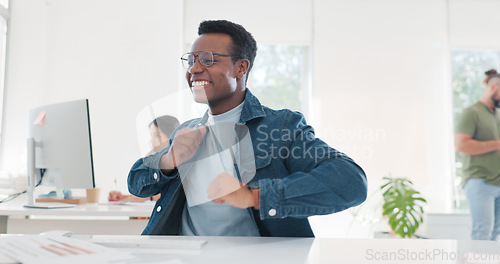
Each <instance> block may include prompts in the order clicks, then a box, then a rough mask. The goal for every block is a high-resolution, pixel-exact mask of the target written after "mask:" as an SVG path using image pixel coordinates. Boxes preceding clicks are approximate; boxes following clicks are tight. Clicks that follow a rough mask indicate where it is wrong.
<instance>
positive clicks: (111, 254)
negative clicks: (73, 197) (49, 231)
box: [0, 235, 133, 264]
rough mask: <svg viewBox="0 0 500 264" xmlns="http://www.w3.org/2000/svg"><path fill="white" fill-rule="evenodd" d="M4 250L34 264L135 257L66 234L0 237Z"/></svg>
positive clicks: (105, 260)
mask: <svg viewBox="0 0 500 264" xmlns="http://www.w3.org/2000/svg"><path fill="white" fill-rule="evenodd" d="M0 253H3V254H5V255H8V256H9V257H11V258H13V259H15V260H17V261H19V262H22V263H23V264H30V263H36V264H38V263H51V264H52V263H53V264H59V263H61V264H62V263H64V264H67V263H71V264H77V263H93V264H97V263H110V262H114V261H123V260H127V259H131V258H133V256H131V255H128V254H124V252H122V251H118V250H116V249H111V248H107V247H103V246H100V245H96V244H93V243H90V242H87V241H84V240H80V239H74V238H69V237H63V236H49V235H46V236H40V235H19V236H6V237H2V238H1V239H0Z"/></svg>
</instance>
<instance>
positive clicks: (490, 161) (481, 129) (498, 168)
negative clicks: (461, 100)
mask: <svg viewBox="0 0 500 264" xmlns="http://www.w3.org/2000/svg"><path fill="white" fill-rule="evenodd" d="M496 112H497V114H494V113H491V112H490V110H489V109H488V107H487V106H486V105H484V104H483V103H481V102H477V103H475V104H473V105H471V106H469V107H468V108H466V109H465V110H464V111H463V112H462V114H461V115H460V116H459V117H458V120H457V122H456V126H455V133H466V134H469V135H471V136H472V139H474V140H479V141H487V140H496V139H500V117H499V116H498V114H499V113H498V112H499V111H496ZM462 154H463V153H462ZM462 161H463V166H462V171H463V175H464V184H465V183H466V182H467V181H468V180H469V179H470V178H481V179H484V181H485V182H486V183H489V184H493V185H498V186H500V151H492V152H489V153H486V154H481V155H467V154H463V160H462Z"/></svg>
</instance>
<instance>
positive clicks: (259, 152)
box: [248, 146, 279, 188]
mask: <svg viewBox="0 0 500 264" xmlns="http://www.w3.org/2000/svg"><path fill="white" fill-rule="evenodd" d="M259 147H260V148H259ZM259 147H257V148H255V149H254V151H255V170H256V172H255V176H254V178H253V179H252V181H251V182H250V183H249V184H248V185H249V186H250V188H258V181H259V180H260V179H269V178H279V175H278V173H277V171H276V169H275V168H274V165H273V163H272V160H273V155H272V154H273V153H272V152H271V151H270V149H268V148H265V147H264V146H259Z"/></svg>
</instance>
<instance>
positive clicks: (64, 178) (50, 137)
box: [26, 99, 95, 207]
mask: <svg viewBox="0 0 500 264" xmlns="http://www.w3.org/2000/svg"><path fill="white" fill-rule="evenodd" d="M40 178H42V179H41V180H42V182H41V183H42V184H43V185H48V186H54V187H58V188H64V189H69V188H83V189H90V188H94V187H95V182H94V167H93V161H92V142H91V135H90V117H89V104H88V100H87V99H83V100H78V101H71V102H64V103H58V104H50V105H45V106H41V107H37V108H34V109H32V110H30V112H29V138H28V191H27V192H28V203H27V204H26V206H27V207H37V206H35V204H34V201H35V199H34V195H33V192H34V188H35V185H36V183H37V182H39V180H40ZM43 207H46V205H44V206H43Z"/></svg>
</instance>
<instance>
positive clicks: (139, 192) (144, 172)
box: [127, 147, 179, 197]
mask: <svg viewBox="0 0 500 264" xmlns="http://www.w3.org/2000/svg"><path fill="white" fill-rule="evenodd" d="M167 152H168V147H167V148H164V149H163V150H161V151H160V152H157V153H155V154H153V155H149V156H147V157H144V158H141V159H139V160H138V161H136V162H135V164H134V165H133V166H132V168H131V169H130V172H129V175H128V179H127V184H128V190H129V192H130V193H131V194H133V195H135V196H139V197H151V196H153V195H156V194H159V193H161V191H162V190H163V189H164V188H166V187H167V186H168V184H169V183H170V182H171V180H172V179H175V178H176V177H178V176H179V173H178V171H177V169H175V170H173V171H172V173H171V174H170V175H165V174H163V173H162V171H161V170H160V168H159V164H160V159H161V157H162V156H163V155H164V154H165V153H167Z"/></svg>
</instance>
